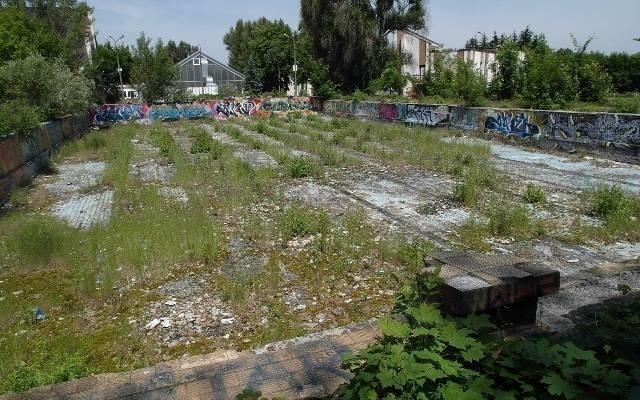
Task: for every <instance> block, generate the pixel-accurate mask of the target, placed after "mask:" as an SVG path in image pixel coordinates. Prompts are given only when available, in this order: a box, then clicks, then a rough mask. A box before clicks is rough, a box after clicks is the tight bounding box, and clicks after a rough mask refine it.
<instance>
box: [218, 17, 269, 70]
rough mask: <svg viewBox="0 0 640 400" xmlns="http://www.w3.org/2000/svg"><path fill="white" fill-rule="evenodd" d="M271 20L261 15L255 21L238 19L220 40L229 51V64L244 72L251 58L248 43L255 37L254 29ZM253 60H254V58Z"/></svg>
mask: <svg viewBox="0 0 640 400" xmlns="http://www.w3.org/2000/svg"><path fill="white" fill-rule="evenodd" d="M270 23H271V21H269V20H268V19H266V18H264V17H262V18H260V19H258V20H256V21H244V20H242V19H239V20H238V22H236V26H235V27H233V28H231V29H230V30H229V32H227V34H225V35H224V37H223V38H222V42H223V43H224V44H225V46H226V47H227V51H228V52H229V66H230V67H232V68H235V69H237V70H238V71H241V72H245V71H246V70H247V65H248V63H249V59H250V58H251V50H250V48H249V44H250V42H251V40H252V39H253V38H254V37H255V30H256V28H257V27H259V26H264V25H268V24H270ZM254 62H255V60H254Z"/></svg>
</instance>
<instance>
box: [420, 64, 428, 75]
mask: <svg viewBox="0 0 640 400" xmlns="http://www.w3.org/2000/svg"><path fill="white" fill-rule="evenodd" d="M426 72H427V71H426V70H425V66H424V65H421V66H420V75H424V74H425V73H426Z"/></svg>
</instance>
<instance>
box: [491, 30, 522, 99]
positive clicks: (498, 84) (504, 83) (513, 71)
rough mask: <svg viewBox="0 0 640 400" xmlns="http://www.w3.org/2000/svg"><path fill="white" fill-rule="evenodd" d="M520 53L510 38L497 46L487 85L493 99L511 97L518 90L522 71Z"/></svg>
mask: <svg viewBox="0 0 640 400" xmlns="http://www.w3.org/2000/svg"><path fill="white" fill-rule="evenodd" d="M520 54H521V53H520V48H519V47H518V45H517V44H516V43H515V42H514V41H512V40H508V41H505V42H504V43H503V44H502V45H501V46H500V47H499V48H498V51H497V52H496V62H495V63H494V64H493V65H492V66H491V68H492V69H493V74H494V76H493V80H492V81H491V84H490V85H489V93H490V95H491V97H493V98H494V99H498V100H501V99H512V98H514V97H515V96H516V94H517V93H518V92H519V89H520V86H521V83H522V73H523V72H522V68H523V60H521V57H520Z"/></svg>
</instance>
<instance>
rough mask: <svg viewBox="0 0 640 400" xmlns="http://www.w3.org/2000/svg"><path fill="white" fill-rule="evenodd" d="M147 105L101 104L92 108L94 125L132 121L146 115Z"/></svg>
mask: <svg viewBox="0 0 640 400" xmlns="http://www.w3.org/2000/svg"><path fill="white" fill-rule="evenodd" d="M148 109H149V107H147V106H146V105H144V104H103V105H101V106H99V107H96V108H94V109H93V110H92V117H93V123H94V125H105V124H110V123H114V122H124V121H133V120H138V119H143V118H145V117H146V116H147V112H148Z"/></svg>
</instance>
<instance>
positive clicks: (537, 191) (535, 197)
mask: <svg viewBox="0 0 640 400" xmlns="http://www.w3.org/2000/svg"><path fill="white" fill-rule="evenodd" d="M523 197H524V201H526V202H527V203H530V204H538V203H544V202H545V201H547V196H546V194H545V193H544V190H543V189H542V188H541V187H540V186H537V185H534V184H528V185H527V189H526V190H525V192H524V196H523Z"/></svg>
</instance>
